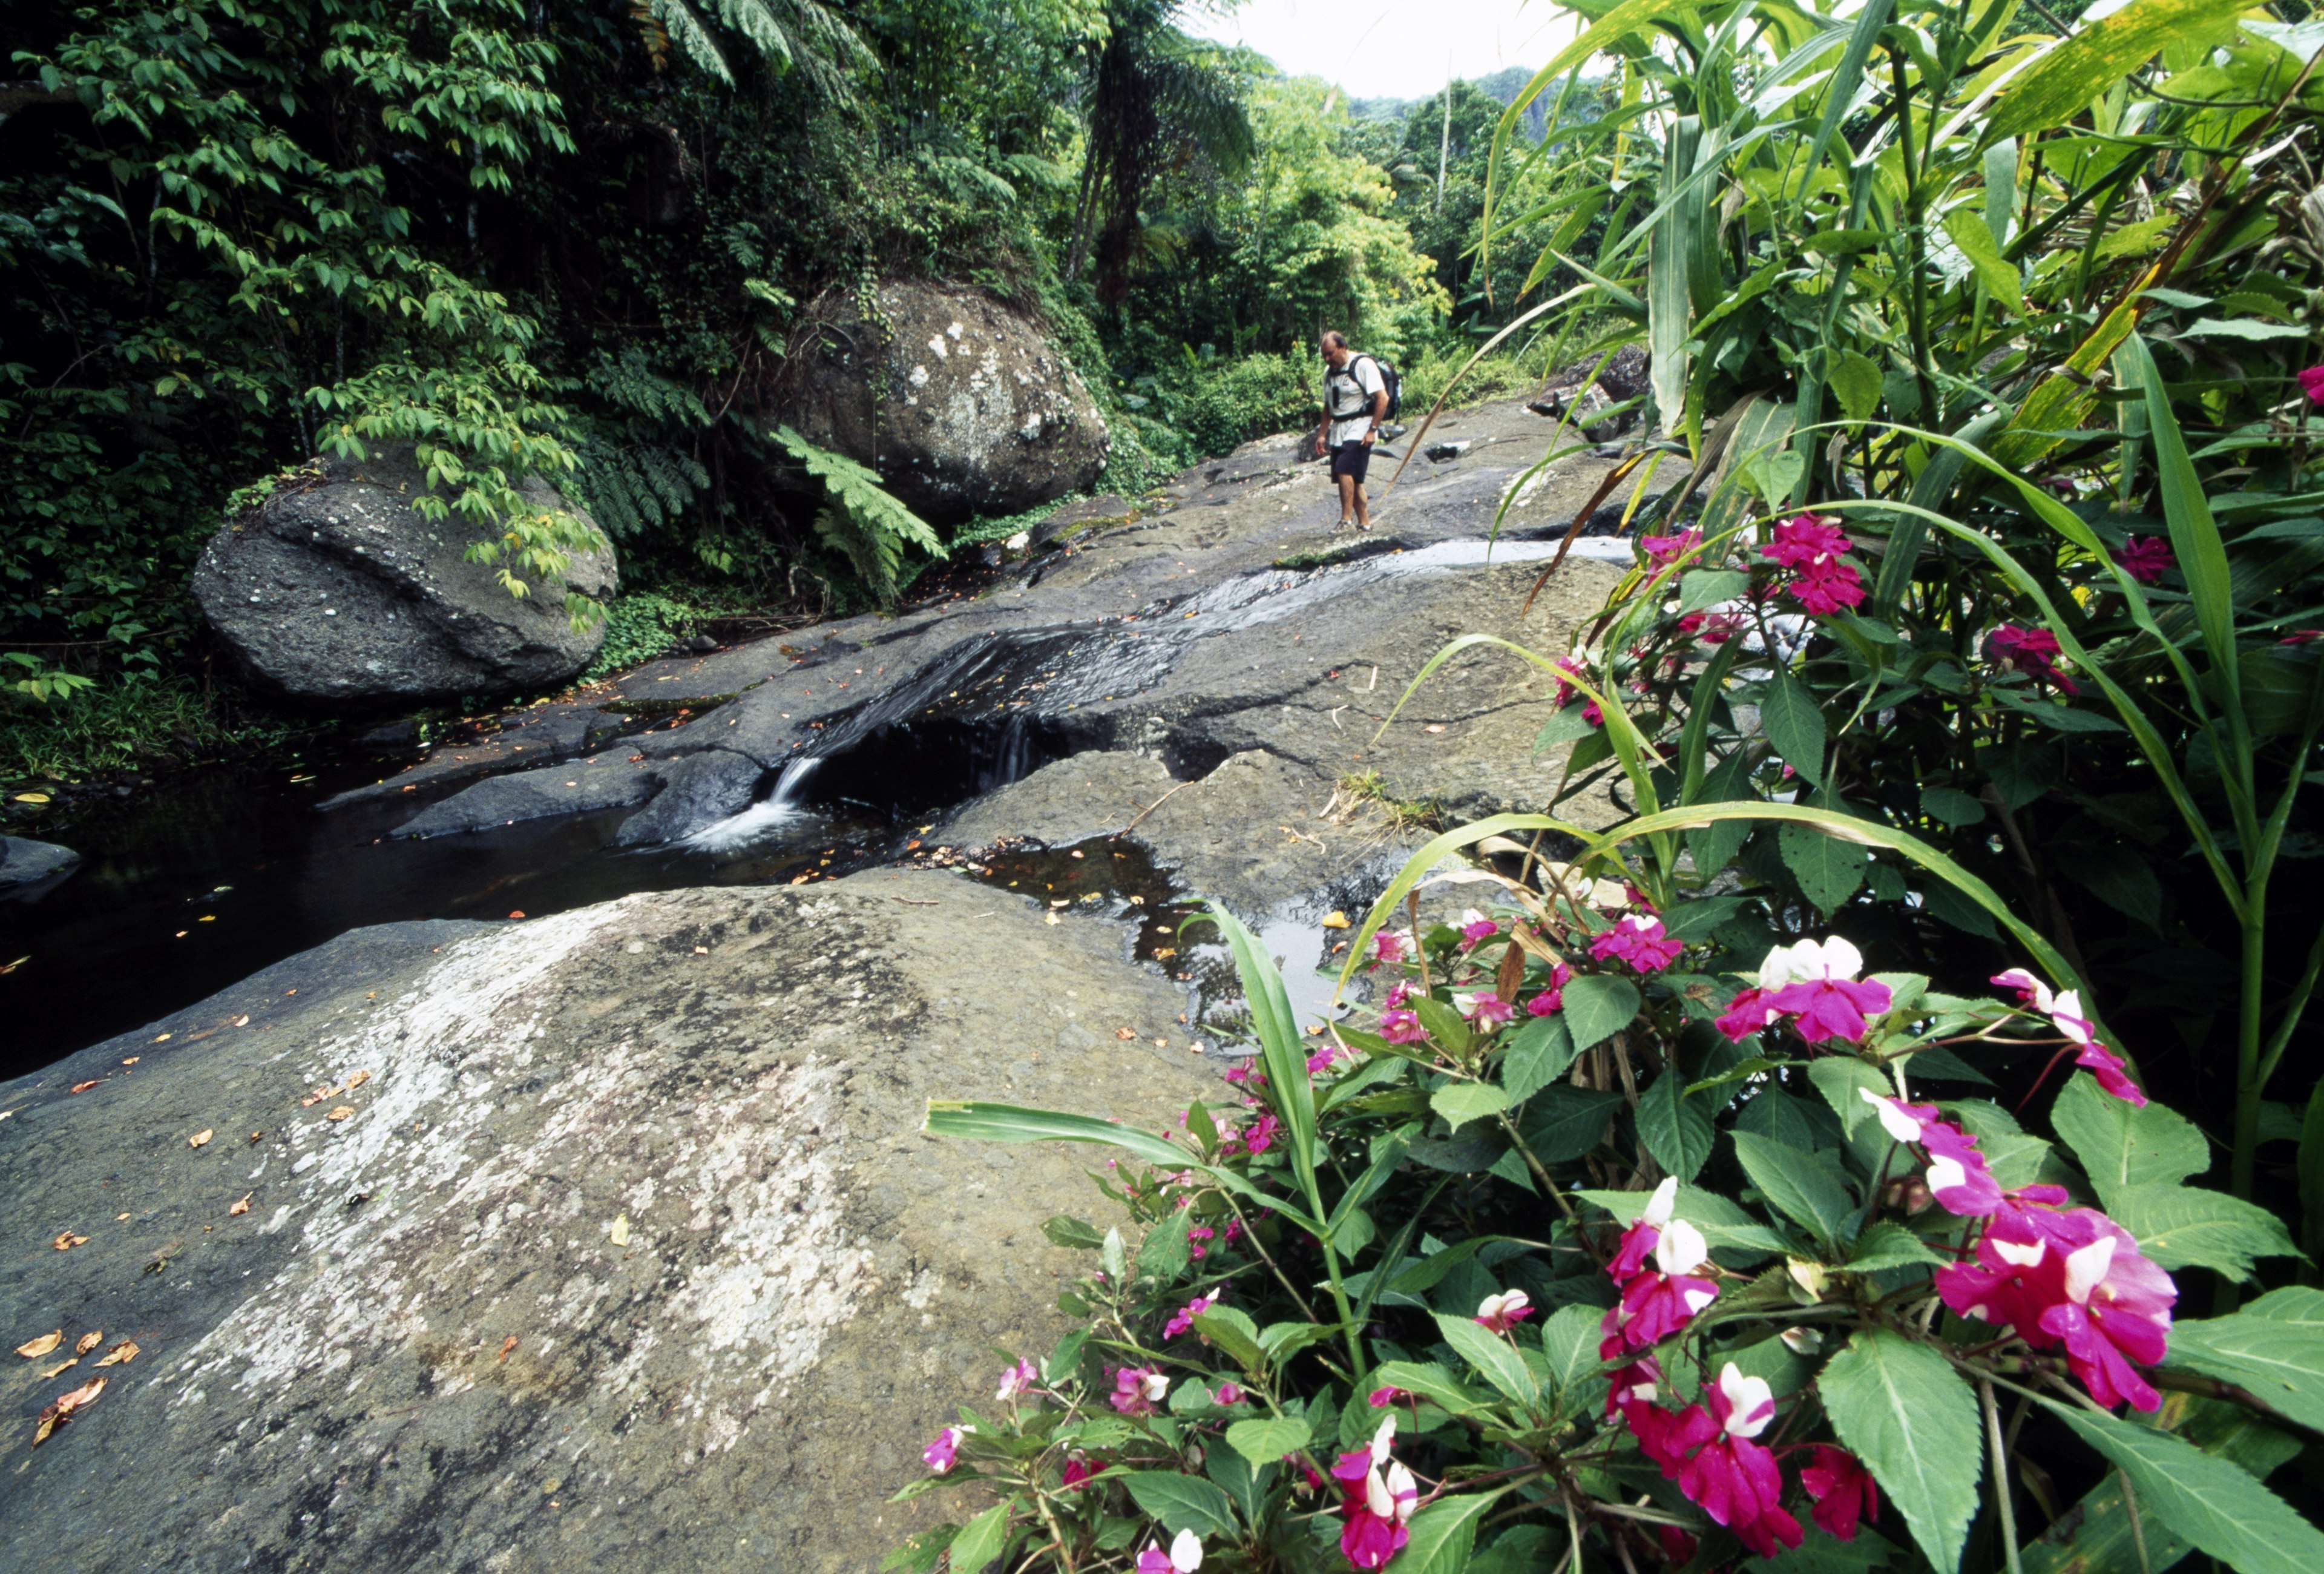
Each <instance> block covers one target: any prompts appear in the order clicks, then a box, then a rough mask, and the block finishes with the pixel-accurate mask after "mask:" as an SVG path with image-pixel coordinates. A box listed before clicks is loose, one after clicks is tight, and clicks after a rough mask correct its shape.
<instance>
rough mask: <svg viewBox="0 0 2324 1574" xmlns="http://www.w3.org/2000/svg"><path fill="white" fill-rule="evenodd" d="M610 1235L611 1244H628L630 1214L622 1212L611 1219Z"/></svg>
mask: <svg viewBox="0 0 2324 1574" xmlns="http://www.w3.org/2000/svg"><path fill="white" fill-rule="evenodd" d="M612 1236H613V1244H614V1245H617V1246H626V1245H629V1244H630V1216H629V1215H628V1214H626V1213H625V1214H622V1216H621V1217H619V1218H616V1219H614V1220H613V1231H612Z"/></svg>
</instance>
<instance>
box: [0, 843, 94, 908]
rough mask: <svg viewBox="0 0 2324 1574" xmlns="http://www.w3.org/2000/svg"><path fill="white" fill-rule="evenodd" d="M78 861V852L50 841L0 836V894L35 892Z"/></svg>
mask: <svg viewBox="0 0 2324 1574" xmlns="http://www.w3.org/2000/svg"><path fill="white" fill-rule="evenodd" d="M79 862H80V855H79V854H78V853H77V852H74V851H73V850H72V849H71V848H70V847H59V846H57V844H56V843H54V842H36V841H32V840H29V839H27V838H23V837H12V836H0V897H6V896H32V895H37V894H39V893H41V892H42V891H45V890H47V889H48V888H49V887H50V886H51V885H53V884H56V883H57V882H58V881H60V880H61V879H63V878H64V877H65V876H66V875H69V874H70V873H71V872H72V870H73V867H74V866H75V865H77V864H78V863H79Z"/></svg>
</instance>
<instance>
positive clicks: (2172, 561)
mask: <svg viewBox="0 0 2324 1574" xmlns="http://www.w3.org/2000/svg"><path fill="white" fill-rule="evenodd" d="M2115 561H2116V562H2118V563H2120V564H2121V565H2122V571H2123V572H2124V573H2126V574H2128V575H2129V576H2130V577H2131V578H2132V579H2135V580H2137V581H2138V582H2139V583H2140V584H2142V585H2152V584H2153V583H2154V582H2155V581H2156V580H2157V579H2162V578H2163V575H2164V574H2165V573H2167V572H2169V571H2170V570H2171V569H2175V568H2177V567H2178V566H2179V560H2178V559H2176V558H2174V557H2172V555H2171V543H2170V542H2167V541H2164V540H2163V538H2162V537H2161V536H2159V535H2135V536H2132V537H2131V538H2130V540H2129V541H2128V542H2126V544H2125V545H2124V547H2123V550H2122V554H2121V555H2120V556H2119V557H2117V558H2116V559H2115Z"/></svg>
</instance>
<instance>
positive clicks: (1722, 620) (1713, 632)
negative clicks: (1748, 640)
mask: <svg viewBox="0 0 2324 1574" xmlns="http://www.w3.org/2000/svg"><path fill="white" fill-rule="evenodd" d="M1743 627H1744V619H1743V615H1742V614H1741V613H1739V612H1690V613H1688V614H1687V615H1686V616H1683V617H1682V618H1680V619H1679V620H1678V631H1679V633H1681V634H1685V635H1686V636H1688V637H1689V638H1691V639H1698V640H1701V642H1702V643H1704V644H1707V645H1723V644H1725V643H1727V642H1728V641H1729V640H1731V639H1733V638H1734V637H1735V636H1736V635H1737V634H1740V633H1742V632H1743Z"/></svg>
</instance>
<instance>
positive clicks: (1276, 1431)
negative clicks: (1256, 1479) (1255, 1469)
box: [1227, 1416, 1312, 1465]
mask: <svg viewBox="0 0 2324 1574" xmlns="http://www.w3.org/2000/svg"><path fill="white" fill-rule="evenodd" d="M1311 1435H1312V1434H1311V1433H1310V1432H1309V1430H1308V1427H1307V1423H1306V1422H1305V1421H1300V1420H1297V1419H1296V1418H1294V1417H1290V1416H1278V1417H1275V1418H1273V1419H1270V1420H1265V1421H1237V1422H1235V1423H1234V1425H1232V1426H1231V1427H1229V1428H1227V1446H1228V1447H1229V1448H1231V1449H1233V1450H1234V1451H1235V1452H1236V1453H1238V1454H1240V1455H1241V1456H1242V1457H1243V1458H1246V1459H1249V1460H1250V1462H1251V1463H1252V1464H1253V1465H1272V1464H1274V1463H1275V1462H1276V1461H1277V1459H1280V1458H1283V1456H1284V1455H1286V1454H1288V1453H1291V1452H1293V1451H1294V1450H1296V1449H1304V1448H1305V1447H1306V1446H1307V1440H1308V1438H1309V1437H1310V1436H1311Z"/></svg>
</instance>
